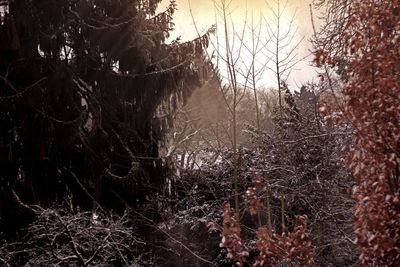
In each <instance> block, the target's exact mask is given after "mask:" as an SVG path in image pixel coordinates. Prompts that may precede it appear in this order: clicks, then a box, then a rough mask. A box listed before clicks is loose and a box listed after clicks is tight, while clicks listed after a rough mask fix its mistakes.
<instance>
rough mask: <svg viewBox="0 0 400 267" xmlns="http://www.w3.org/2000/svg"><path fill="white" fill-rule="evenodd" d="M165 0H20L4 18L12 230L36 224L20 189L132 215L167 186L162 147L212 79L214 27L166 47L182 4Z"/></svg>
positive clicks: (1, 59) (6, 169)
mask: <svg viewBox="0 0 400 267" xmlns="http://www.w3.org/2000/svg"><path fill="white" fill-rule="evenodd" d="M159 2H160V0H156V1H142V0H121V1H109V0H90V1H87V0H77V1H76V0H67V1H65V0H62V1H61V0H57V1H45V0H43V1H42V0H41V1H20V0H13V1H9V12H8V13H5V14H4V15H3V14H2V16H1V25H0V35H1V37H0V40H1V43H0V125H1V127H0V214H1V223H2V226H1V229H2V230H3V231H4V232H5V233H6V234H7V235H8V234H12V233H15V230H16V229H18V228H19V227H20V226H23V225H26V224H27V223H28V222H29V221H30V220H28V219H27V218H25V215H23V214H19V213H20V212H19V211H18V208H17V206H18V205H17V203H15V201H14V197H13V192H16V193H17V194H18V195H19V196H20V197H21V199H22V200H23V201H25V202H26V203H28V204H40V205H43V206H47V205H50V204H52V203H54V202H55V201H56V202H62V201H64V200H65V199H66V198H67V197H68V198H71V199H72V203H73V205H74V206H75V207H77V206H79V207H81V208H91V207H92V204H93V203H94V202H97V203H100V204H101V205H102V206H104V207H108V208H111V209H113V210H119V211H122V210H123V209H124V207H125V206H130V207H135V206H140V205H143V203H144V202H145V198H146V196H147V195H149V194H150V193H152V192H155V191H157V190H158V189H159V188H160V187H161V186H162V184H163V182H164V178H163V177H164V172H165V170H166V166H165V164H164V162H163V161H162V160H161V159H160V158H159V154H158V149H159V145H160V143H161V142H162V140H163V137H164V136H165V133H166V131H167V130H168V128H169V127H170V125H171V123H172V120H171V114H172V112H173V111H174V110H175V109H176V108H177V106H178V105H179V103H182V102H183V101H184V100H185V99H186V98H187V96H188V95H189V94H190V93H191V91H192V89H193V88H195V87H196V86H197V85H198V84H200V83H201V82H202V79H203V78H204V77H206V76H207V72H208V70H209V69H210V66H209V65H208V63H204V62H205V61H204V60H202V59H201V56H202V52H203V49H204V48H205V47H207V45H208V38H209V33H210V32H208V33H206V34H205V35H204V36H202V37H199V38H197V39H195V40H193V41H191V42H187V43H179V42H174V43H173V44H171V45H167V44H165V42H164V41H165V38H166V36H167V35H168V33H169V31H170V30H172V28H173V23H172V15H173V13H174V11H175V9H176V5H175V3H174V1H172V2H171V4H170V6H169V7H168V9H167V10H166V11H165V12H162V13H160V14H155V10H156V7H157V5H158V4H159ZM199 59H200V60H199ZM15 222H17V223H15Z"/></svg>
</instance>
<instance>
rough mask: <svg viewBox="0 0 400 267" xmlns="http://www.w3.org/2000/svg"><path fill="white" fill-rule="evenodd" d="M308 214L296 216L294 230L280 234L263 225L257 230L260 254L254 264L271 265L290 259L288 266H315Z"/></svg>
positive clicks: (256, 265)
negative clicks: (308, 229)
mask: <svg viewBox="0 0 400 267" xmlns="http://www.w3.org/2000/svg"><path fill="white" fill-rule="evenodd" d="M307 220H308V219H307V216H296V225H295V227H294V230H293V232H291V233H288V234H286V233H283V234H282V235H278V234H275V233H271V232H270V231H269V230H268V229H266V228H264V227H262V228H259V229H258V230H257V248H258V250H259V251H260V255H259V256H258V257H257V259H256V261H255V263H254V266H255V267H258V266H270V265H271V264H274V263H278V262H282V261H285V260H288V259H289V260H290V261H291V262H292V263H290V264H289V265H288V266H297V265H299V266H314V257H313V247H312V245H311V241H310V236H309V234H308V233H307V231H306V227H307Z"/></svg>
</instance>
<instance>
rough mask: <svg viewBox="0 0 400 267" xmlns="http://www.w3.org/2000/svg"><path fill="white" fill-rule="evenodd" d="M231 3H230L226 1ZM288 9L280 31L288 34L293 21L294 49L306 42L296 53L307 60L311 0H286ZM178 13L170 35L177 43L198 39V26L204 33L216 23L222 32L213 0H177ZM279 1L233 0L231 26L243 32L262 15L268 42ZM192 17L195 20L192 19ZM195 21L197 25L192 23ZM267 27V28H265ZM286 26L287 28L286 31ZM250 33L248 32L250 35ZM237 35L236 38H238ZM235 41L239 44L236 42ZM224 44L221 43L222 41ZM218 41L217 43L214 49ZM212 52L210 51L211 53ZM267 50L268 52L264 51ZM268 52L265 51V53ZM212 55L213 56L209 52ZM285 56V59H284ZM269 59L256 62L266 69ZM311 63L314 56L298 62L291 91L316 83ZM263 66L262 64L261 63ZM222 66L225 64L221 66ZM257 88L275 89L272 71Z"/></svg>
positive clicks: (291, 80) (271, 48)
mask: <svg viewBox="0 0 400 267" xmlns="http://www.w3.org/2000/svg"><path fill="white" fill-rule="evenodd" d="M215 1H216V2H220V1H221V0H215ZM226 1H227V2H229V0H226ZM287 1H288V5H287V6H286V9H285V12H283V15H282V21H283V22H281V25H282V26H281V31H282V28H283V29H284V30H285V29H287V27H288V24H289V21H290V19H291V18H292V17H293V15H295V17H294V23H293V25H294V27H292V28H293V30H295V29H296V28H297V32H296V33H295V35H294V38H293V40H292V46H295V45H296V44H297V43H298V42H299V41H300V40H301V39H303V41H302V42H301V43H300V44H299V45H298V47H297V49H296V53H297V54H298V57H297V58H298V59H300V58H303V57H306V56H307V55H310V50H311V48H312V47H311V44H310V42H309V39H310V38H311V36H312V25H311V19H310V12H309V4H310V3H311V2H312V0H287ZM176 2H177V8H178V10H177V12H176V13H175V15H174V23H175V31H174V32H173V33H172V34H171V39H175V38H177V37H181V40H182V41H186V40H191V39H193V38H196V37H197V36H198V34H197V32H196V28H195V25H196V26H197V29H198V31H199V32H200V33H204V32H206V31H207V29H208V28H210V27H211V26H212V25H213V24H215V22H216V21H217V22H219V23H218V27H219V28H221V26H222V25H220V24H221V23H220V21H221V16H220V15H219V13H218V11H216V9H215V5H214V1H213V0H177V1H176ZM276 2H277V0H247V1H246V0H231V4H230V6H229V10H230V17H231V18H230V19H231V22H232V23H233V24H234V25H235V26H234V27H235V30H236V32H241V29H242V28H243V25H244V21H245V19H246V16H247V21H248V22H249V23H250V21H251V19H250V18H251V17H253V18H254V22H255V24H257V22H258V21H259V19H258V18H259V17H260V14H262V16H263V17H264V18H265V20H264V21H263V27H262V30H261V32H260V33H261V38H262V39H263V40H266V38H267V34H266V32H267V30H266V29H267V28H266V26H265V25H266V24H267V23H268V24H269V25H270V27H271V28H273V29H275V25H276V24H275V21H274V19H273V18H274V16H273V13H272V12H276V10H277V3H276ZM285 2H286V0H281V1H280V7H281V10H282V7H283V5H284V4H285ZM168 4H169V1H166V0H164V1H163V2H162V3H161V4H160V6H159V10H164V9H165V7H166V6H167V5H168ZM272 10H273V11H272ZM191 13H192V14H191ZM192 15H193V16H192ZM193 20H194V22H195V23H194V22H193ZM264 24H265V25H264ZM285 26H286V28H285ZM247 32H249V31H247ZM237 35H238V34H236V36H237ZM249 35H250V34H249V33H248V34H246V36H245V37H244V39H245V40H246V41H249V40H250V37H249ZM233 36H234V35H231V40H230V42H231V43H234V42H235V44H236V47H237V43H239V42H238V40H237V37H233ZM234 39H236V40H234ZM220 42H221V40H220ZM215 43H216V41H214V46H216V45H215ZM268 47H269V49H270V50H273V44H269V45H268ZM212 49H213V48H211V50H212ZM264 50H265V49H264ZM289 50H290V49H289ZM265 51H266V50H265ZM210 53H212V52H210ZM263 54H267V52H265V53H264V52H263ZM282 56H283V55H282ZM267 57H268V56H266V55H264V56H263V55H259V56H258V57H257V58H258V59H259V60H260V63H259V67H260V68H261V66H264V65H265V64H266V63H264V62H268V58H267ZM241 58H244V59H243V62H244V63H243V64H244V65H250V62H249V61H248V59H245V58H248V57H246V55H242V56H241ZM310 61H312V56H309V57H307V58H305V59H304V60H302V61H301V62H299V63H298V64H297V65H296V66H295V67H294V69H293V70H292V71H291V72H290V75H289V77H288V80H287V81H288V84H289V86H290V87H291V88H292V89H296V88H298V87H300V86H301V85H302V84H303V83H305V82H307V81H310V80H313V79H314V80H316V78H315V77H316V76H317V73H316V69H315V68H313V67H311V66H310V64H311V63H310ZM261 62H263V63H261ZM221 65H222V64H221ZM268 66H269V67H270V68H272V69H273V64H272V63H271V64H269V65H268ZM220 70H221V72H222V73H224V68H223V66H220ZM257 86H258V87H265V88H269V87H276V86H277V83H276V78H275V75H274V73H273V71H272V70H270V69H266V70H265V72H263V75H262V78H260V80H259V82H258V84H257Z"/></svg>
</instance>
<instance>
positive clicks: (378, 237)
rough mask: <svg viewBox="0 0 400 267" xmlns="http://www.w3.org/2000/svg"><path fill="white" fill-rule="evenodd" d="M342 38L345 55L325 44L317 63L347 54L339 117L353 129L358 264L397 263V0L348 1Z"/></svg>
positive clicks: (399, 104) (334, 61)
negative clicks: (342, 105) (346, 79)
mask: <svg viewBox="0 0 400 267" xmlns="http://www.w3.org/2000/svg"><path fill="white" fill-rule="evenodd" d="M348 8H349V9H348V10H349V12H348V13H347V18H346V20H345V24H344V30H343V31H341V32H340V33H339V34H338V37H339V38H340V39H341V40H342V44H343V50H342V51H343V55H337V54H335V53H334V51H332V50H330V49H325V48H326V47H320V49H319V50H317V52H316V60H317V62H318V63H322V64H325V63H329V64H333V65H335V66H337V65H338V64H339V63H340V60H339V57H341V56H343V57H345V58H348V60H349V61H348V66H347V76H348V77H349V79H348V81H347V82H346V84H345V86H344V89H343V95H344V97H345V101H344V109H342V110H341V115H342V117H341V119H342V121H344V122H346V121H348V122H350V123H351V124H352V125H353V127H354V129H355V135H354V145H353V146H352V147H351V150H350V152H349V154H348V157H347V164H348V166H349V167H350V168H351V170H352V172H353V176H354V179H355V182H356V185H355V187H354V188H353V196H354V199H355V200H356V205H355V217H356V220H355V224H354V230H355V234H356V237H357V238H356V242H357V244H358V246H359V247H360V249H361V256H360V263H361V264H362V265H382V266H395V265H396V264H398V262H399V261H400V255H399V253H398V250H399V244H400V232H399V231H400V230H399V229H400V225H399V220H398V218H399V214H400V208H399V207H400V206H399V203H400V202H399V196H400V191H399V190H400V175H399V173H400V169H399V163H400V156H399V151H400V141H399V140H400V139H399V136H400V128H399V125H400V124H399V116H400V108H399V107H400V100H399V97H398V95H399V94H398V92H399V82H400V79H399V72H400V69H399V64H398V62H399V59H400V54H399V50H398V46H399V38H398V36H399V32H400V13H399V10H400V6H399V2H398V1H391V0H384V1H372V0H368V1H357V0H354V1H351V2H350V3H349V7H348Z"/></svg>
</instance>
